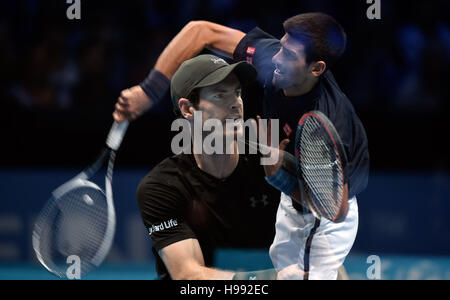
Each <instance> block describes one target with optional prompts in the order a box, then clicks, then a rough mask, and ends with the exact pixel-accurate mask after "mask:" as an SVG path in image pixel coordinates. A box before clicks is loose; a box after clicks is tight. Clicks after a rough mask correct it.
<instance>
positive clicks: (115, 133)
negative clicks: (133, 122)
mask: <svg viewBox="0 0 450 300" xmlns="http://www.w3.org/2000/svg"><path fill="white" fill-rule="evenodd" d="M128 124H129V123H128V121H123V122H121V123H118V122H114V124H113V125H112V127H111V130H110V131H109V134H108V138H107V139H106V145H107V146H108V147H109V148H111V149H112V150H114V151H117V150H118V149H119V147H120V144H121V143H122V140H123V137H124V135H125V132H126V131H127V128H128Z"/></svg>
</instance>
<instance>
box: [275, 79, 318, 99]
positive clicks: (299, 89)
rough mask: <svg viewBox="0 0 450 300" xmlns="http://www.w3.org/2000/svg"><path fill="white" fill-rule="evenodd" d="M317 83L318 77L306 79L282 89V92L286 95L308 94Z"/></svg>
mask: <svg viewBox="0 0 450 300" xmlns="http://www.w3.org/2000/svg"><path fill="white" fill-rule="evenodd" d="M318 83H319V78H313V79H311V80H306V81H305V82H304V83H302V84H301V85H299V86H296V85H294V86H291V87H288V88H285V89H283V93H284V95H285V96H286V97H299V96H303V95H306V94H308V93H309V92H310V91H312V90H313V89H314V88H315V87H316V85H317V84H318Z"/></svg>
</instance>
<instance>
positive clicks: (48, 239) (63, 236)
mask: <svg viewBox="0 0 450 300" xmlns="http://www.w3.org/2000/svg"><path fill="white" fill-rule="evenodd" d="M51 203H52V204H51V205H49V206H48V208H47V209H45V210H44V211H43V212H42V215H41V216H40V220H41V221H40V222H38V224H39V226H38V227H37V228H38V230H39V232H38V233H39V236H40V241H41V242H40V244H39V249H38V250H39V253H40V257H41V259H42V260H43V261H44V262H45V264H46V265H47V266H48V268H50V269H51V270H52V271H54V272H56V273H59V274H58V275H59V276H61V277H64V275H65V272H66V270H67V268H68V265H67V258H68V257H69V256H72V255H76V256H78V257H79V258H80V264H81V275H84V274H86V273H87V272H89V270H91V269H92V268H93V267H94V265H93V264H92V262H91V260H92V258H93V257H94V256H95V255H96V253H97V251H98V248H99V245H100V244H101V243H102V242H103V240H104V234H105V231H106V227H107V223H108V222H107V220H108V216H107V214H108V210H107V205H106V199H105V196H104V194H103V192H102V191H100V190H97V189H95V188H92V187H78V188H75V189H72V190H70V191H68V192H66V193H65V194H64V195H62V196H61V197H60V198H58V199H55V201H51Z"/></svg>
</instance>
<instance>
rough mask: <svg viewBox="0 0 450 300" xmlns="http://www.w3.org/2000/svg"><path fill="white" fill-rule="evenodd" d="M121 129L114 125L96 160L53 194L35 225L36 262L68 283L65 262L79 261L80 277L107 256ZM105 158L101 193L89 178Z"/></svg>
mask: <svg viewBox="0 0 450 300" xmlns="http://www.w3.org/2000/svg"><path fill="white" fill-rule="evenodd" d="M127 128H128V122H127V121H125V122H122V123H117V122H114V124H113V125H112V127H111V130H110V132H109V135H108V137H107V139H106V146H105V148H104V149H103V151H102V152H101V154H100V156H99V158H98V159H97V161H96V162H95V163H93V164H92V165H91V166H89V167H88V168H86V169H85V170H84V171H83V172H81V173H80V174H78V175H77V176H75V177H74V178H73V179H71V180H69V181H68V182H66V183H64V184H63V185H61V186H60V187H58V188H57V189H56V190H54V191H53V192H52V195H51V197H50V199H49V200H48V201H47V203H46V204H45V206H44V207H43V209H42V210H41V212H40V214H39V216H38V218H37V220H36V223H35V225H34V230H33V234H32V243H33V248H34V251H35V252H36V256H37V259H38V260H39V262H40V263H41V264H42V265H43V266H44V267H45V268H46V269H47V270H48V271H50V272H51V273H53V274H55V275H57V276H58V277H61V278H71V277H69V276H68V275H69V274H68V273H67V272H68V267H69V266H70V265H68V263H69V262H68V258H69V257H74V256H76V257H78V258H79V266H80V268H79V275H80V277H81V276H84V275H86V274H87V273H88V272H89V271H91V270H92V269H93V268H95V267H98V266H99V265H100V264H101V263H102V261H103V260H104V258H105V257H106V255H107V254H108V252H109V249H110V247H111V244H112V241H113V239H114V233H115V226H116V216H115V210H114V203H113V194H112V176H113V167H114V160H115V157H116V151H117V150H118V149H119V147H120V144H121V142H122V139H123V137H124V135H125V132H126V130H127ZM108 157H109V160H108V164H107V168H106V175H105V189H101V188H100V187H99V186H98V185H97V184H95V183H94V182H92V181H90V179H91V178H92V176H93V175H94V174H96V173H97V172H98V171H99V170H100V169H101V168H102V167H103V166H104V165H105V162H106V160H107V159H108Z"/></svg>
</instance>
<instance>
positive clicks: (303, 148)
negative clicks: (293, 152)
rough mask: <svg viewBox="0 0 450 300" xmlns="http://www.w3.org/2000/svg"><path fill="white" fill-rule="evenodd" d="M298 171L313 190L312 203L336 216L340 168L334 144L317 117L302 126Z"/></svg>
mask: <svg viewBox="0 0 450 300" xmlns="http://www.w3.org/2000/svg"><path fill="white" fill-rule="evenodd" d="M300 159H301V172H302V173H303V175H304V176H303V178H305V179H306V181H307V183H308V186H309V187H310V189H311V190H312V195H313V196H314V198H315V200H316V201H318V202H319V203H320V205H319V206H318V207H321V208H322V209H323V210H324V211H323V212H322V213H325V214H326V215H329V216H334V215H336V214H337V213H338V209H339V203H340V195H342V193H343V186H342V184H340V182H342V181H341V180H340V178H339V177H340V174H342V168H341V165H340V163H339V159H338V156H337V155H336V153H335V150H334V143H333V141H332V140H331V138H330V137H329V135H328V133H327V132H326V131H325V129H324V128H323V127H322V125H321V124H320V121H319V120H317V119H316V118H308V119H307V120H306V122H305V123H304V124H303V129H302V138H301V142H300Z"/></svg>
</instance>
